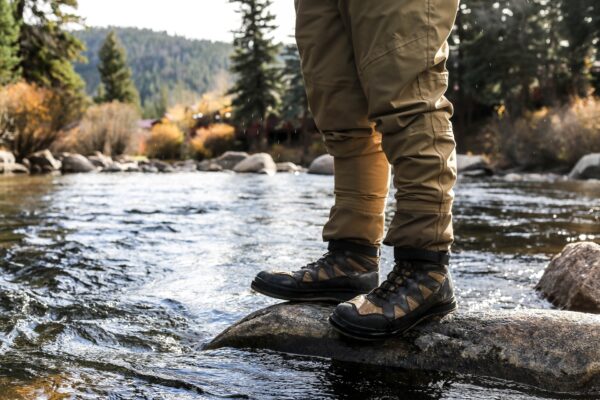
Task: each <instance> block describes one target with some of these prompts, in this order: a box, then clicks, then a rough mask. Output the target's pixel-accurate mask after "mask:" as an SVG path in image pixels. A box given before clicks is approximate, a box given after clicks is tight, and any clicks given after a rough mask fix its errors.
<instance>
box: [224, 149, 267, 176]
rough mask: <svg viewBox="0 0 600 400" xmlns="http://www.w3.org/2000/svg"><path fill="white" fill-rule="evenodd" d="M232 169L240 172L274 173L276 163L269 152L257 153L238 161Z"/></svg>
mask: <svg viewBox="0 0 600 400" xmlns="http://www.w3.org/2000/svg"><path fill="white" fill-rule="evenodd" d="M233 170H234V171H235V172H240V173H255V174H266V175H275V174H276V173H277V165H275V161H273V157H271V155H270V154H267V153H257V154H253V155H251V156H250V157H248V158H245V159H244V160H242V161H240V162H239V163H238V164H237V165H236V166H235V167H234V168H233Z"/></svg>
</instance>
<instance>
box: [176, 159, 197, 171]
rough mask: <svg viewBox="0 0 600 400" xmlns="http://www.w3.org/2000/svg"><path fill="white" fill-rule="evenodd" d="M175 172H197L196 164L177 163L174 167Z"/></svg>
mask: <svg viewBox="0 0 600 400" xmlns="http://www.w3.org/2000/svg"><path fill="white" fill-rule="evenodd" d="M174 167H175V169H176V170H177V171H182V172H196V171H198V163H197V162H196V161H194V160H185V161H178V162H176V163H175V165H174Z"/></svg>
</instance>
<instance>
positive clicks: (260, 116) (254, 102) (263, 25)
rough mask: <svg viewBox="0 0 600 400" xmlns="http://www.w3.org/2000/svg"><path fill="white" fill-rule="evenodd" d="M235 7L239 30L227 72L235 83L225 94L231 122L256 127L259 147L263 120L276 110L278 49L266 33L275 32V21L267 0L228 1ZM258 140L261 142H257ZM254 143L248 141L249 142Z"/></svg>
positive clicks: (277, 97)
mask: <svg viewBox="0 0 600 400" xmlns="http://www.w3.org/2000/svg"><path fill="white" fill-rule="evenodd" d="M230 2H232V3H238V4H239V9H238V12H239V13H240V14H241V15H242V27H241V29H240V30H239V31H237V32H235V39H234V42H233V44H234V49H235V52H234V54H233V56H232V67H231V71H232V72H233V73H234V74H235V76H236V82H235V84H234V86H233V88H232V89H231V90H230V91H229V94H232V95H234V99H233V102H232V105H233V112H234V119H235V121H236V122H237V123H238V124H240V125H241V126H242V127H243V128H247V127H249V126H251V125H256V126H259V127H260V128H259V129H260V132H259V137H258V138H257V139H258V143H250V144H251V147H256V145H257V144H258V145H260V146H262V142H264V140H265V139H266V136H267V135H268V132H266V130H267V129H266V128H267V122H266V121H267V116H268V114H269V113H271V112H272V111H273V110H275V109H276V107H277V105H278V101H279V96H278V90H279V81H280V77H281V74H280V70H279V68H278V67H277V66H276V57H277V55H278V52H279V46H278V45H277V44H275V43H274V42H273V39H272V37H271V36H270V33H272V32H273V30H274V29H275V28H276V26H275V25H274V24H273V21H274V19H275V17H274V16H273V14H271V13H270V12H269V7H270V6H271V4H272V2H271V0H230ZM261 136H262V138H261ZM253 141H254V140H251V142H253Z"/></svg>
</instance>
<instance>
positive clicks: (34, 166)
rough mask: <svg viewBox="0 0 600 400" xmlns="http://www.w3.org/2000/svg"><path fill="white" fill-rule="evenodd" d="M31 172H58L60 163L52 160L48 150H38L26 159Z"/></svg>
mask: <svg viewBox="0 0 600 400" xmlns="http://www.w3.org/2000/svg"><path fill="white" fill-rule="evenodd" d="M27 160H28V161H29V164H30V166H31V167H30V169H31V172H34V173H45V172H54V171H58V170H60V168H61V162H60V161H58V160H57V159H55V158H54V156H53V155H52V153H51V152H50V150H40V151H38V152H35V153H33V154H31V155H30V156H28V157H27Z"/></svg>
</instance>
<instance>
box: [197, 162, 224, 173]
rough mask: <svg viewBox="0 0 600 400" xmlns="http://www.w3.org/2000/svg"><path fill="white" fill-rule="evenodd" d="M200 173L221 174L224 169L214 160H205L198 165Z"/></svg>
mask: <svg viewBox="0 0 600 400" xmlns="http://www.w3.org/2000/svg"><path fill="white" fill-rule="evenodd" d="M198 171H202V172H221V171H223V167H221V166H220V165H219V164H217V163H215V162H214V161H213V160H204V161H201V162H200V163H198Z"/></svg>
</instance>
